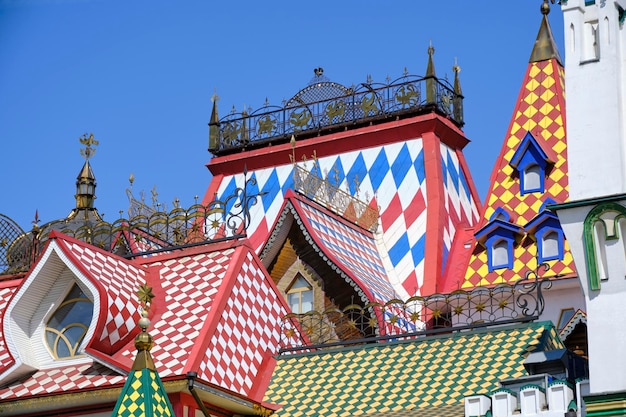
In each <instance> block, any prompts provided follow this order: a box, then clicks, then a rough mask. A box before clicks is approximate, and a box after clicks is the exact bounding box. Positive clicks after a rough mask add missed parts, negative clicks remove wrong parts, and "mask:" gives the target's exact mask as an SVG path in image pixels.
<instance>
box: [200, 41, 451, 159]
mask: <svg viewBox="0 0 626 417" xmlns="http://www.w3.org/2000/svg"><path fill="white" fill-rule="evenodd" d="M433 52H434V49H433ZM429 54H430V49H429ZM431 56H432V54H431ZM214 97H215V96H214ZM462 101H463V96H462V95H461V94H460V91H459V92H455V89H454V86H452V85H450V83H449V82H448V81H446V80H442V79H439V78H437V77H436V76H434V75H427V76H425V77H420V76H415V75H409V74H408V73H407V71H406V69H405V73H404V74H403V75H402V77H400V78H398V79H396V80H393V81H391V80H390V79H388V80H387V82H385V83H374V82H373V81H372V80H371V77H368V79H367V81H366V82H364V83H361V84H359V85H358V86H352V87H346V86H343V85H341V84H339V83H335V82H331V81H329V80H328V78H326V77H325V76H323V70H322V69H321V68H316V69H315V77H314V78H313V80H312V81H311V82H310V83H309V85H308V86H307V87H306V88H304V89H302V90H300V91H299V92H298V93H297V94H296V95H295V96H294V97H292V98H291V99H290V100H289V101H287V102H286V103H284V105H283V106H271V105H270V104H269V102H268V101H267V100H266V102H265V105H264V106H263V107H261V108H260V109H258V110H256V111H252V109H244V110H243V111H242V112H236V111H235V110H234V108H233V110H232V111H231V113H230V114H229V115H227V116H225V117H223V118H221V119H220V120H217V111H216V103H215V101H214V107H213V109H214V111H213V115H212V120H211V122H210V123H209V137H210V143H209V151H211V152H212V153H214V154H216V155H220V154H224V153H229V152H232V151H234V150H237V149H241V148H244V147H247V146H252V145H262V144H265V143H269V142H273V141H275V140H284V141H285V142H286V141H288V140H289V138H290V137H291V135H293V134H296V135H307V134H311V135H312V134H316V133H317V132H320V131H325V130H332V129H338V128H348V127H352V126H355V125H357V126H358V125H362V124H367V123H374V122H376V121H378V120H381V121H382V120H386V119H389V118H392V117H393V118H396V117H406V116H410V115H414V114H419V113H422V112H430V111H433V110H435V111H437V112H439V113H440V114H443V115H444V116H446V117H448V118H450V119H451V120H452V121H453V122H454V123H456V124H457V125H458V126H462V125H463V114H462ZM213 117H214V118H215V120H213Z"/></svg>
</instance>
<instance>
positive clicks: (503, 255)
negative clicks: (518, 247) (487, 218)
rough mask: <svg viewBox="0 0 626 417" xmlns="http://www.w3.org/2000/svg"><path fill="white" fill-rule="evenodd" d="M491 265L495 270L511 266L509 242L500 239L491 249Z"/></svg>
mask: <svg viewBox="0 0 626 417" xmlns="http://www.w3.org/2000/svg"><path fill="white" fill-rule="evenodd" d="M491 259H492V262H491V265H492V267H493V269H496V268H504V267H506V266H508V265H509V242H508V241H507V240H506V239H499V240H498V241H496V242H495V243H494V244H493V247H492V248H491Z"/></svg>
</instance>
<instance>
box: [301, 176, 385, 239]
mask: <svg viewBox="0 0 626 417" xmlns="http://www.w3.org/2000/svg"><path fill="white" fill-rule="evenodd" d="M293 182H294V189H295V190H296V191H298V192H300V193H301V194H303V195H305V196H306V197H308V198H310V199H311V200H314V201H317V202H318V203H320V204H322V205H323V206H325V207H326V208H328V209H330V210H332V211H333V212H335V213H337V214H339V215H340V216H343V217H344V218H345V219H347V220H350V221H351V222H353V223H354V224H356V225H358V226H360V227H362V228H364V229H366V230H369V231H371V232H374V231H376V229H377V228H378V209H377V208H375V207H372V206H370V205H368V204H366V203H365V202H363V201H361V200H359V199H358V198H356V197H355V196H353V195H351V194H350V193H348V192H346V191H344V190H342V189H340V188H339V187H337V186H335V185H333V184H331V183H330V182H329V181H328V180H327V179H324V178H322V177H320V176H319V175H317V174H316V173H315V172H309V171H308V170H307V169H306V168H303V167H301V166H299V165H294V171H293Z"/></svg>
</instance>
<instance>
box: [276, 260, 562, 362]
mask: <svg viewBox="0 0 626 417" xmlns="http://www.w3.org/2000/svg"><path fill="white" fill-rule="evenodd" d="M549 269H550V267H549V265H548V264H546V263H543V264H540V265H539V266H538V267H537V269H535V270H531V271H528V272H527V273H526V275H525V277H524V278H522V279H521V280H519V281H518V282H516V283H515V284H499V285H496V286H493V287H477V288H474V289H472V290H471V291H462V290H458V291H454V292H452V293H449V294H433V295H430V296H426V297H420V296H415V297H411V298H409V299H408V300H406V301H402V300H390V301H388V302H387V303H385V304H381V303H369V304H367V305H365V306H359V305H355V304H351V305H348V306H346V307H344V308H343V309H341V308H330V309H327V310H325V311H322V312H318V311H311V312H308V313H305V314H294V313H290V314H287V315H286V316H284V317H283V321H282V326H283V327H282V329H281V330H282V331H281V345H280V348H281V352H290V351H302V350H303V349H306V350H308V349H320V348H328V347H335V346H343V345H349V344H355V343H364V342H371V341H375V340H389V339H394V340H397V339H404V338H415V337H422V336H425V335H429V334H437V333H449V332H456V331H461V330H467V329H470V328H477V327H486V326H492V325H496V324H498V325H501V324H507V323H515V322H528V321H533V320H536V319H537V318H539V316H540V315H541V313H542V312H543V309H544V307H545V300H544V296H543V291H544V290H547V289H549V288H550V287H551V286H552V283H551V281H550V280H549V279H548V278H545V277H543V278H542V277H540V272H542V274H545V273H546V272H547V271H548V270H549ZM296 330H298V331H296ZM294 341H295V343H294Z"/></svg>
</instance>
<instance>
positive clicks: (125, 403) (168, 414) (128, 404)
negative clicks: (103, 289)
mask: <svg viewBox="0 0 626 417" xmlns="http://www.w3.org/2000/svg"><path fill="white" fill-rule="evenodd" d="M137 295H138V296H139V302H140V304H141V307H142V309H141V318H140V319H139V322H138V325H139V327H140V328H141V333H139V334H138V335H137V337H135V347H136V348H137V356H136V357H135V362H134V363H133V366H132V368H131V370H130V373H129V374H128V379H127V380H126V384H124V388H122V392H121V393H120V396H119V398H118V400H117V403H116V404H115V408H114V409H113V413H112V414H111V415H112V417H174V412H173V411H172V404H171V403H170V401H169V399H168V397H167V393H166V391H165V387H164V386H163V383H162V382H161V378H159V374H158V373H157V371H156V367H155V366H154V361H153V360H152V356H151V355H150V349H152V346H154V340H153V339H152V336H151V335H150V333H148V331H147V329H148V327H149V326H150V320H149V319H148V310H149V308H150V304H151V303H152V299H153V298H154V294H153V293H152V288H151V287H148V285H147V284H145V285H141V286H140V287H139V291H137Z"/></svg>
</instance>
